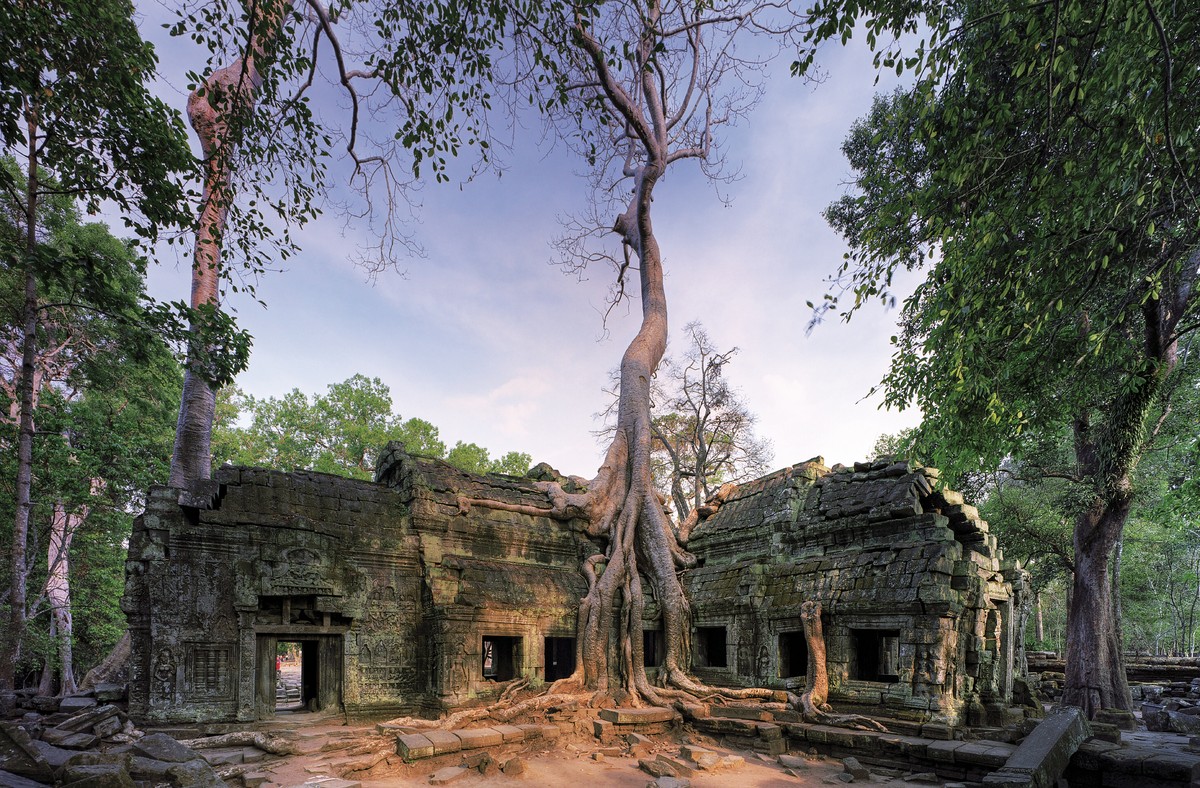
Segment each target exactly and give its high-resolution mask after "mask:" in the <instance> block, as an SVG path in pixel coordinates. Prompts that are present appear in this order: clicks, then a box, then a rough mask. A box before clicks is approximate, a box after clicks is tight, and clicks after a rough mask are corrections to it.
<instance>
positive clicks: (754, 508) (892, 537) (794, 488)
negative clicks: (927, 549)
mask: <svg viewBox="0 0 1200 788" xmlns="http://www.w3.org/2000/svg"><path fill="white" fill-rule="evenodd" d="M948 540H953V541H956V542H958V543H960V544H961V545H963V547H964V548H969V549H970V550H971V551H973V552H974V553H976V554H978V555H979V556H980V557H981V558H985V559H987V560H986V562H985V563H987V564H988V565H989V566H987V567H984V568H990V569H993V570H997V571H998V570H999V569H1000V560H1001V555H1000V553H999V550H998V549H997V548H996V544H995V537H993V536H992V535H991V534H989V533H988V525H987V523H986V522H984V521H983V520H981V519H980V517H979V512H978V510H976V509H975V507H973V506H970V505H967V504H965V503H964V502H963V498H962V495H960V494H959V493H957V492H955V491H953V490H949V489H939V487H938V471H937V469H936V468H925V467H922V466H920V465H917V464H915V463H910V462H906V461H892V460H891V459H882V460H878V461H875V462H862V463H855V464H854V466H853V467H845V466H840V465H839V466H835V467H834V468H832V469H830V468H827V467H826V466H825V465H824V464H823V462H822V460H821V458H819V457H818V458H815V459H813V460H810V461H808V462H805V463H799V464H797V465H793V466H791V467H790V468H784V469H783V470H780V471H776V472H775V473H772V474H770V475H768V476H764V477H763V478H761V479H758V480H756V481H753V482H749V483H748V484H744V485H741V486H740V487H738V488H737V490H736V491H734V492H733V493H732V494H730V495H728V496H727V497H726V500H725V501H724V502H723V503H721V504H720V505H719V508H716V510H715V511H714V512H713V513H712V514H711V515H710V516H708V517H707V518H706V519H704V520H703V521H702V522H701V523H699V524H698V525H697V526H696V528H695V530H694V531H693V532H692V536H691V539H690V541H689V544H688V547H689V549H690V550H691V551H693V552H695V553H697V554H704V555H705V556H706V557H707V562H708V563H709V564H710V565H711V564H712V563H722V562H735V561H740V560H746V559H760V560H761V559H767V558H771V557H780V558H782V557H785V556H790V557H796V556H801V555H807V556H812V555H825V554H829V553H833V552H838V551H839V550H841V549H846V548H853V549H855V550H858V549H865V548H870V547H872V546H875V547H879V548H886V547H897V546H900V545H902V544H905V543H913V544H919V543H922V542H927V541H948Z"/></svg>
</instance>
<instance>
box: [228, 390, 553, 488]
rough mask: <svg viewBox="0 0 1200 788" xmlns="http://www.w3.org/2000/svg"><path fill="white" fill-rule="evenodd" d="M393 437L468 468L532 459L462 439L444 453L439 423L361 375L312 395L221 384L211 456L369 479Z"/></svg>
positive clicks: (485, 469)
mask: <svg viewBox="0 0 1200 788" xmlns="http://www.w3.org/2000/svg"><path fill="white" fill-rule="evenodd" d="M241 416H245V417H247V418H248V419H249V423H248V424H247V425H246V426H244V427H241V426H238V425H237V421H238V419H239V417H241ZM392 440H398V441H400V442H402V443H403V444H404V446H405V448H406V449H407V450H408V451H409V452H410V453H412V454H419V455H422V456H427V457H437V458H440V459H445V460H446V461H447V462H449V463H450V464H451V465H455V466H457V467H459V468H462V469H463V470H466V471H470V472H472V473H510V474H514V475H521V474H524V473H525V471H527V470H528V469H529V465H530V458H529V455H527V454H519V453H517V452H509V453H508V454H506V455H504V456H503V457H501V458H500V459H497V460H492V459H490V458H489V456H488V451H487V449H485V448H483V447H481V446H477V445H476V444H474V443H463V442H462V441H459V442H458V443H457V444H455V446H454V448H453V449H451V450H450V452H449V453H447V451H446V444H445V443H443V442H442V440H441V439H440V438H439V437H438V428H437V427H435V426H434V425H432V424H430V423H429V422H427V421H425V420H423V419H418V418H409V419H407V420H401V419H400V417H398V416H396V415H394V414H393V413H392V395H391V391H390V389H389V388H388V387H387V386H386V385H384V384H383V382H382V381H380V380H379V378H367V377H366V376H364V375H353V376H352V377H350V378H348V379H346V380H344V381H342V382H341V383H333V384H330V386H329V389H328V392H327V393H326V394H317V395H314V396H312V397H311V398H310V397H309V396H308V395H306V394H304V393H303V392H301V391H300V390H299V389H293V390H292V391H290V392H288V393H287V394H285V395H284V396H283V397H281V398H276V397H267V398H265V399H259V398H256V397H253V396H249V395H246V394H243V393H242V392H240V391H238V390H237V389H226V390H223V391H222V392H221V393H220V394H219V396H218V403H217V420H216V424H215V425H214V429H213V459H214V461H215V462H217V463H221V462H230V463H233V464H236V465H257V466H262V467H267V468H278V469H280V470H288V471H290V470H314V471H320V472H322V473H333V474H338V475H342V476H349V477H351V478H356V479H370V478H372V477H373V476H374V473H375V460H376V458H377V454H378V452H379V450H380V449H382V448H383V447H384V445H386V444H387V442H388V441H392Z"/></svg>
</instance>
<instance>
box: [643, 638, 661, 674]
mask: <svg viewBox="0 0 1200 788" xmlns="http://www.w3.org/2000/svg"><path fill="white" fill-rule="evenodd" d="M665 652H666V647H665V646H664V645H663V633H662V631H661V630H658V629H643V630H642V665H643V666H644V667H647V668H657V667H658V666H659V665H661V664H662V663H663V656H664V654H665Z"/></svg>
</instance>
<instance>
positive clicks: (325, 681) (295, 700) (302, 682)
mask: <svg viewBox="0 0 1200 788" xmlns="http://www.w3.org/2000/svg"><path fill="white" fill-rule="evenodd" d="M257 652H258V653H257V660H256V665H255V676H254V679H255V682H254V683H255V701H256V707H257V716H258V718H259V719H270V718H271V717H274V716H275V714H276V713H295V712H302V711H323V710H326V709H337V708H339V707H340V704H341V701H342V636H341V635H295V636H293V635H287V634H279V635H259V636H258V638H257Z"/></svg>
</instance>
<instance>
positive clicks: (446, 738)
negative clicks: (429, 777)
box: [423, 729, 462, 755]
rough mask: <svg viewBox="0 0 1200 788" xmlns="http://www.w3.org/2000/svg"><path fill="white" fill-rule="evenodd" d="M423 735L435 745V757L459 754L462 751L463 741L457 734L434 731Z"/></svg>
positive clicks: (428, 731)
mask: <svg viewBox="0 0 1200 788" xmlns="http://www.w3.org/2000/svg"><path fill="white" fill-rule="evenodd" d="M423 735H424V736H425V738H426V739H429V743H430V744H432V745H433V754H434V755H443V754H446V753H451V752H458V751H459V750H461V749H462V741H461V740H460V739H459V738H458V735H457V734H455V733H452V732H450V731H443V730H437V729H433V730H427V731H425V733H424V734H423Z"/></svg>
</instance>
